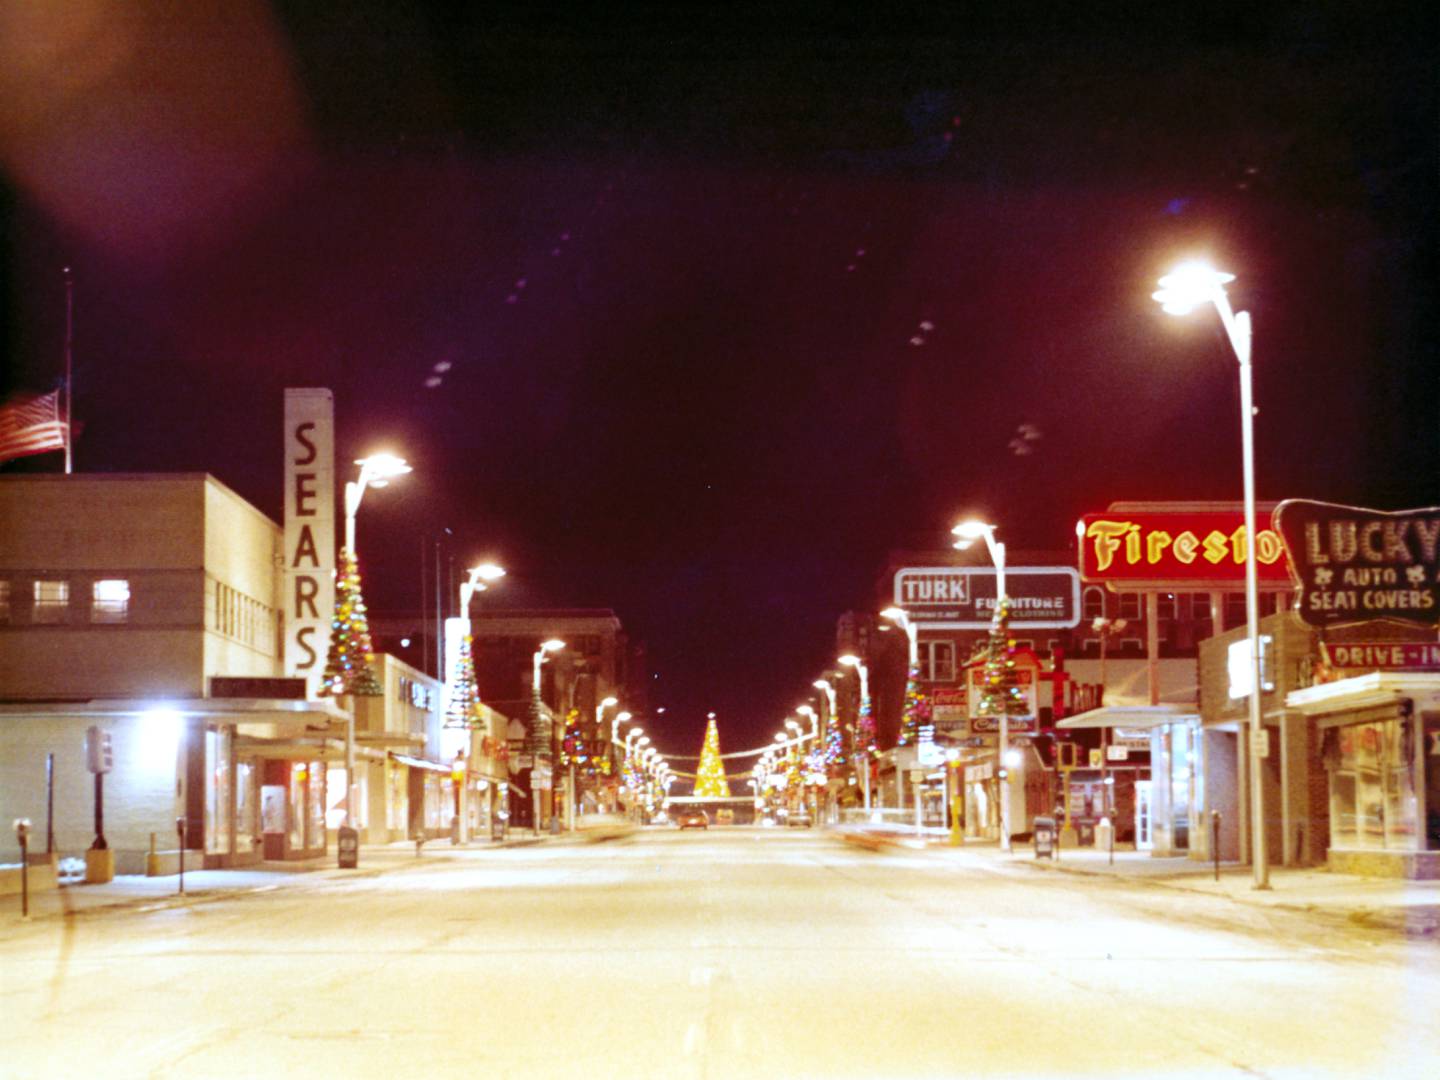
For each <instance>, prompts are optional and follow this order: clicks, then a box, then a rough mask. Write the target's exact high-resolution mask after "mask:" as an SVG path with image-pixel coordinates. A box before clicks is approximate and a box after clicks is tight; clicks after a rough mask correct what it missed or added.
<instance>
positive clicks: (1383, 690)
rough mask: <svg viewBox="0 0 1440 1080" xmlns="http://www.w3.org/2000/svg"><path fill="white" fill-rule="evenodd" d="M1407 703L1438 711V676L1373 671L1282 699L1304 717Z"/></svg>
mask: <svg viewBox="0 0 1440 1080" xmlns="http://www.w3.org/2000/svg"><path fill="white" fill-rule="evenodd" d="M1407 699H1408V700H1410V701H1411V702H1413V703H1414V705H1415V707H1416V708H1417V709H1434V708H1437V707H1440V672H1434V671H1372V672H1370V673H1369V674H1368V675H1355V676H1353V677H1351V678H1349V679H1338V680H1336V681H1335V682H1328V683H1318V684H1316V685H1315V686H1307V687H1305V689H1303V690H1292V691H1290V693H1288V694H1286V695H1285V705H1286V707H1287V708H1291V709H1298V710H1299V711H1300V712H1302V713H1304V714H1305V715H1306V716H1324V715H1326V714H1328V713H1341V712H1343V713H1349V712H1356V711H1358V710H1361V709H1370V708H1384V707H1387V706H1398V705H1399V704H1400V703H1401V701H1403V700H1407Z"/></svg>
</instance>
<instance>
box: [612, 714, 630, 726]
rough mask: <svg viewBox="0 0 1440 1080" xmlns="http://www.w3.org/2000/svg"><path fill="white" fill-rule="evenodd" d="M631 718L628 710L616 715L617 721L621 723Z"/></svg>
mask: <svg viewBox="0 0 1440 1080" xmlns="http://www.w3.org/2000/svg"><path fill="white" fill-rule="evenodd" d="M629 719H630V714H629V713H628V712H622V713H619V714H617V715H616V717H615V720H616V722H617V723H621V724H623V723H626V722H627V721H628V720H629Z"/></svg>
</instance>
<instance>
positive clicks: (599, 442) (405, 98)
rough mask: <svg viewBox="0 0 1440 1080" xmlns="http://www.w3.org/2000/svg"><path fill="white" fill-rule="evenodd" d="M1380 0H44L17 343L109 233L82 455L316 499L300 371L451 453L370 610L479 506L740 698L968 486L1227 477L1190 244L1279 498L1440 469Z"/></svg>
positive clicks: (46, 357) (1430, 340)
mask: <svg viewBox="0 0 1440 1080" xmlns="http://www.w3.org/2000/svg"><path fill="white" fill-rule="evenodd" d="M1353 6H1354V5H1348V4H1339V3H1336V4H1329V5H1325V4H1321V5H1315V4H1281V5H1264V6H1263V7H1264V8H1265V10H1263V11H1257V10H1254V6H1253V5H1239V4H1232V5H1226V4H1219V5H1217V4H1210V5H1204V6H1198V5H1197V6H1195V7H1194V8H1186V7H1183V6H1179V7H1176V6H1160V7H1163V10H1152V9H1154V8H1155V7H1156V6H1154V5H1140V6H1137V12H1138V13H1139V14H1138V15H1137V16H1136V19H1135V20H1134V21H1122V20H1120V19H1119V18H1118V17H1115V16H1109V17H1107V19H1106V20H1103V21H1096V20H1094V19H1093V18H1090V17H1083V16H1080V15H1056V14H1054V13H1053V12H1052V11H1051V8H1052V7H1055V5H1049V4H1039V3H1036V4H1031V5H1025V4H1020V5H997V6H996V9H995V10H997V11H1001V10H1004V11H1007V12H1008V13H1009V14H1006V15H995V16H987V15H982V14H974V13H973V9H972V14H970V15H967V16H958V15H955V14H954V13H951V14H948V15H946V16H945V20H944V21H943V23H942V21H941V19H940V13H939V12H937V11H935V10H934V9H933V8H932V9H919V10H922V11H929V15H928V16H927V17H924V18H921V19H913V18H910V17H909V16H907V15H904V14H902V13H899V12H889V13H888V14H887V15H885V16H884V21H883V22H881V21H879V19H878V17H876V18H877V21H875V22H873V23H867V24H863V25H862V24H860V23H859V22H855V23H851V24H849V25H837V24H834V23H830V24H821V23H818V22H814V21H812V22H809V23H801V22H800V21H798V20H789V21H787V20H786V19H784V18H783V17H781V16H778V15H775V14H774V9H772V8H771V7H770V6H768V5H767V6H755V7H754V8H749V7H744V8H740V9H738V10H739V11H740V12H741V14H739V15H736V14H734V12H733V11H732V12H731V13H729V14H726V15H723V16H722V15H711V16H708V17H702V18H701V19H700V21H698V22H695V21H684V22H681V21H679V20H675V21H673V22H671V23H669V24H666V23H665V22H664V21H663V20H664V19H665V18H666V17H665V16H664V15H660V14H652V15H647V16H643V17H642V16H635V15H626V16H622V17H616V16H610V17H609V20H608V21H601V20H599V19H596V20H594V21H591V22H589V23H581V24H576V23H574V22H573V21H567V20H564V19H560V18H558V17H556V18H552V17H549V16H546V15H542V14H533V13H526V12H525V11H521V10H518V9H517V10H514V11H506V10H505V9H504V8H503V7H494V6H485V7H484V13H482V14H475V13H474V12H472V11H471V10H470V9H471V8H474V7H476V5H455V6H454V8H453V9H452V8H449V7H442V6H429V7H426V8H424V9H423V11H422V13H413V12H412V13H408V14H407V13H401V12H399V11H395V10H391V9H392V7H395V5H390V4H380V3H375V4H368V5H367V4H358V5H357V4H348V3H347V4H343V5H342V4H336V5H315V4H298V3H297V4H293V5H291V4H283V5H280V6H279V7H278V8H267V7H266V6H265V5H263V4H259V3H252V4H237V5H235V11H234V12H232V13H231V16H230V17H229V18H227V19H226V20H224V21H222V20H219V19H217V18H215V17H211V16H206V15H199V14H180V15H176V14H172V15H169V16H166V17H165V20H164V21H159V20H157V19H156V18H155V17H146V16H138V15H134V14H131V15H128V16H125V17H124V20H122V21H123V25H120V26H108V25H105V24H104V20H105V19H112V20H113V19H116V18H120V17H119V16H116V15H114V14H110V15H101V16H97V19H99V20H100V21H99V23H98V24H97V25H98V28H97V25H91V26H86V25H77V24H72V23H67V22H65V21H63V20H58V19H57V20H56V21H55V22H53V23H47V22H46V21H45V16H43V15H37V16H33V19H34V25H32V26H29V27H27V28H25V33H24V34H23V35H20V37H19V40H23V41H27V42H30V43H32V44H33V43H35V42H46V41H50V40H53V41H55V42H57V43H58V44H57V45H56V49H57V50H58V54H59V55H61V56H62V57H64V56H69V57H71V58H72V60H71V61H70V62H67V64H66V65H65V66H64V70H65V71H66V73H67V75H66V77H65V78H61V77H59V76H58V75H54V73H53V71H52V67H53V65H50V64H49V63H48V62H46V61H45V60H44V59H43V57H44V56H45V55H48V54H45V53H44V50H40V49H36V50H31V52H29V53H27V52H25V50H23V49H21V50H19V51H17V47H16V46H15V45H14V44H13V40H15V38H14V36H13V35H12V44H11V45H8V46H7V47H6V49H7V50H8V52H7V53H6V55H4V56H3V57H0V59H3V60H4V61H6V62H5V63H0V69H3V70H9V71H10V72H11V74H10V75H8V76H4V75H0V83H6V81H7V80H8V85H0V90H8V91H11V100H15V101H18V102H19V103H20V107H19V108H17V109H15V110H13V112H14V114H15V115H14V116H12V118H11V119H10V120H9V121H6V122H5V126H3V127H0V148H3V150H4V155H5V157H4V162H3V164H4V168H5V176H6V185H7V186H6V187H5V188H4V189H3V193H0V194H3V200H4V201H3V204H0V227H3V230H4V232H3V237H4V240H5V259H4V264H3V271H4V275H5V279H4V285H5V309H4V312H5V317H6V333H5V337H4V340H3V347H4V350H5V351H4V354H3V355H4V359H5V366H4V372H5V379H6V383H7V386H10V387H25V388H30V389H43V388H47V387H48V386H50V385H52V384H53V382H54V380H55V379H56V377H57V374H58V368H59V357H60V346H59V340H60V327H61V324H62V317H63V290H62V287H61V278H60V269H59V268H60V266H62V265H63V264H64V263H65V262H67V261H68V262H71V263H73V265H74V266H75V267H76V274H77V280H78V284H77V290H76V299H77V348H76V393H77V398H76V414H77V417H78V418H79V419H81V420H83V421H84V423H85V425H86V427H85V432H84V436H83V438H82V440H81V441H80V443H79V444H78V447H77V457H78V463H79V466H80V468H82V469H86V470H99V471H120V470H126V471H129V470H201V469H203V470H208V471H210V472H213V473H214V474H216V475H217V476H218V477H220V478H221V479H222V480H224V481H225V482H226V483H228V484H230V485H231V486H233V487H234V488H236V489H237V490H238V491H239V492H240V493H241V494H243V495H245V496H246V497H248V498H250V499H251V500H253V501H254V502H256V503H257V504H258V505H259V506H260V507H261V508H262V509H264V510H266V511H267V512H268V513H270V514H272V515H275V516H277V517H278V515H279V510H280V472H281V468H280V441H279V426H280V402H281V390H282V388H283V387H285V386H287V385H323V386H329V387H332V388H333V389H334V390H335V393H336V397H337V406H338V414H339V415H338V419H339V438H340V443H341V445H340V452H341V455H342V459H349V458H353V457H355V456H358V454H360V453H362V452H365V451H367V450H370V449H373V448H376V447H379V446H381V445H386V446H389V447H391V448H393V449H395V450H396V451H397V452H400V453H402V454H404V455H405V456H406V457H408V458H409V459H410V461H411V462H412V463H413V464H414V466H415V469H416V471H415V473H414V475H413V476H412V477H410V478H407V480H406V481H405V482H404V483H402V484H397V485H395V486H394V487H393V488H392V489H390V490H389V491H386V492H384V493H379V494H375V495H372V496H370V497H368V498H367V502H366V506H365V509H364V511H363V514H362V521H361V525H360V537H361V544H360V546H361V552H362V557H363V559H364V561H365V569H366V575H367V589H368V591H369V596H370V601H371V606H372V609H374V610H377V611H382V612H383V611H395V610H402V609H414V608H417V607H418V606H419V603H420V581H419V573H420V571H419V552H420V551H421V550H422V548H423V547H424V546H425V544H426V542H427V537H431V536H433V535H434V534H435V533H437V532H439V531H440V530H441V529H442V528H445V527H448V528H450V529H451V530H452V531H453V533H454V536H455V540H453V541H451V542H452V543H453V544H454V553H455V556H456V558H457V560H458V561H460V562H464V561H466V560H468V559H469V558H470V557H471V556H472V555H475V554H481V553H484V554H492V555H494V556H495V557H496V558H498V559H500V560H501V561H503V562H504V563H505V564H506V565H507V566H509V567H510V568H511V570H512V577H511V578H510V579H509V580H508V581H507V583H506V585H505V602H507V603H510V604H515V605H532V604H533V605H555V606H592V605H593V606H605V607H612V608H614V609H615V610H616V611H617V612H618V614H619V615H620V616H621V618H622V620H623V621H624V623H625V625H626V627H627V628H628V629H629V630H630V631H631V632H632V633H633V634H634V635H635V636H636V637H637V638H639V639H641V640H644V641H645V642H646V643H647V644H648V646H649V652H650V657H651V661H652V663H653V666H654V668H655V670H656V672H657V673H658V674H659V676H660V679H659V680H658V682H657V684H656V685H657V687H658V693H657V698H656V701H657V703H663V704H666V705H668V706H669V707H670V708H671V710H672V712H671V715H672V716H675V717H676V718H677V719H676V728H675V737H674V742H675V744H676V745H674V746H667V747H666V748H667V749H672V750H675V751H677V752H694V751H693V746H698V743H699V738H700V733H701V731H702V729H703V716H704V713H705V712H706V711H707V710H709V709H715V710H717V711H718V712H719V713H720V714H721V716H722V718H723V719H724V720H725V721H726V722H727V723H728V726H727V727H725V728H723V729H722V730H724V731H725V741H726V744H727V746H731V747H733V746H738V745H740V743H742V742H744V741H746V740H747V739H749V738H752V737H755V736H760V737H762V738H763V736H764V733H765V732H767V731H769V730H772V729H773V726H774V724H775V722H776V720H777V719H778V718H779V717H780V716H781V715H782V714H783V713H784V712H785V711H786V710H787V709H789V708H791V707H793V705H794V704H795V703H796V701H797V700H799V697H800V695H802V694H803V693H804V692H805V691H806V690H807V689H808V686H809V683H810V681H811V680H812V679H813V678H814V677H815V675H816V674H817V673H818V671H819V669H820V667H821V666H822V665H823V664H824V663H826V662H827V661H828V660H829V658H830V655H831V651H832V644H833V630H834V622H835V619H836V617H837V616H838V615H839V614H840V613H841V612H842V611H844V610H845V609H846V608H848V607H856V606H858V607H868V606H870V604H871V603H872V602H873V596H872V595H871V592H870V590H871V586H872V583H873V579H874V575H875V574H876V572H877V571H878V569H879V566H880V563H881V560H882V559H883V556H884V553H885V552H886V550H888V549H890V548H892V547H907V546H908V547H918V546H926V545H934V546H936V547H939V546H940V545H941V544H942V542H943V540H944V537H945V535H946V531H947V529H948V526H949V525H950V524H951V522H952V521H953V520H954V519H955V518H956V517H957V516H958V515H959V514H960V513H962V512H967V511H975V512H981V513H984V514H985V515H987V516H989V517H990V519H991V520H994V521H996V522H997V523H998V524H999V525H1000V527H1001V528H1002V530H1003V531H1004V534H1005V536H1006V537H1007V538H1008V539H1010V541H1011V542H1012V544H1013V545H1014V546H1016V547H1035V548H1057V547H1063V546H1065V545H1066V544H1067V543H1069V542H1070V539H1071V535H1072V533H1071V525H1072V523H1073V521H1074V519H1075V518H1076V517H1077V516H1078V515H1079V514H1081V513H1083V512H1085V511H1088V510H1093V509H1097V508H1099V507H1102V506H1103V505H1104V504H1106V503H1108V502H1109V501H1111V500H1113V499H1120V498H1176V499H1189V498H1238V496H1239V490H1240V465H1239V434H1238V416H1237V412H1238V406H1237V400H1236V379H1235V364H1234V360H1233V356H1232V354H1231V353H1230V352H1229V348H1228V346H1227V345H1226V343H1225V341H1224V338H1223V335H1222V334H1221V332H1220V329H1219V325H1218V321H1217V320H1216V319H1215V318H1214V316H1213V314H1211V315H1209V316H1208V317H1204V316H1194V317H1192V318H1190V319H1187V320H1174V319H1169V318H1167V317H1165V316H1162V315H1161V314H1160V312H1159V311H1158V308H1157V307H1156V306H1155V305H1154V304H1153V303H1152V302H1151V300H1150V298H1149V294H1150V292H1151V291H1152V289H1153V288H1154V278H1155V277H1156V276H1157V275H1158V274H1159V273H1161V272H1163V271H1164V270H1165V269H1166V268H1167V265H1168V264H1169V263H1170V262H1171V261H1172V260H1173V259H1174V258H1175V257H1177V256H1179V255H1183V254H1188V253H1192V252H1196V251H1203V252H1208V253H1209V254H1210V255H1212V256H1213V257H1214V259H1215V260H1216V261H1217V262H1218V263H1219V264H1221V265H1223V266H1225V267H1226V268H1227V269H1230V270H1231V271H1233V272H1234V273H1236V274H1237V275H1238V280H1237V281H1236V283H1235V285H1234V286H1233V294H1232V295H1233V299H1234V302H1235V304H1236V306H1237V308H1243V309H1248V310H1249V311H1250V312H1251V313H1252V315H1253V317H1254V320H1255V328H1256V346H1255V365H1256V398H1257V402H1258V405H1259V407H1260V414H1259V417H1258V418H1257V429H1256V430H1257V443H1258V484H1259V493H1260V495H1261V497H1262V498H1280V497H1285V496H1308V497H1315V498H1324V499H1331V500H1336V501H1353V502H1357V503H1362V504H1367V505H1372V506H1376V507H1379V508H1382V509H1398V508H1403V507H1407V506H1415V505H1422V504H1429V503H1436V502H1440V493H1437V491H1436V487H1437V477H1440V471H1437V465H1440V449H1437V446H1440V443H1437V430H1440V424H1437V420H1440V409H1437V393H1436V377H1435V345H1436V329H1437V327H1436V303H1437V301H1436V297H1437V288H1436V286H1437V281H1436V254H1437V250H1436V240H1437V236H1436V207H1437V205H1440V200H1437V194H1440V193H1437V191H1436V187H1437V184H1436V178H1437V168H1436V166H1437V160H1436V157H1437V155H1436V147H1435V138H1434V134H1435V131H1436V130H1437V128H1436V121H1437V110H1436V82H1435V78H1434V72H1435V70H1436V60H1437V57H1436V55H1435V48H1434V40H1435V39H1434V35H1433V33H1431V32H1430V29H1429V26H1428V22H1427V18H1426V16H1425V15H1424V9H1423V7H1422V6H1421V5H1414V6H1406V5H1393V6H1388V7H1387V6H1385V5H1380V6H1379V7H1367V8H1366V10H1365V12H1364V13H1363V14H1361V13H1359V12H1355V13H1352V12H1351V11H1350V8H1351V7H1353ZM982 7H983V6H982ZM327 8H329V9H330V10H328V11H327V10H326V9H327ZM98 10H101V11H103V10H104V7H103V6H101V7H100V8H99V9H98ZM664 10H666V9H664V8H660V7H657V8H656V9H655V11H656V12H662V11H664ZM1016 11H1019V12H1021V14H1020V15H1016V14H1015V12H1016ZM1025 12H1029V13H1030V14H1029V15H1028V16H1027V15H1026V14H1024V13H1025ZM927 20H928V21H927ZM99 41H105V42H112V43H113V42H117V41H118V42H120V43H121V44H120V45H115V46H114V47H113V48H110V49H108V51H107V50H100V49H98V47H97V46H96V44H95V43H96V42H99ZM127 47H129V48H128V51H127ZM35 56H41V57H42V59H40V60H36V59H35ZM75 58H78V60H77V59H75ZM25 63H31V64H32V65H38V66H32V67H30V68H26V67H25V66H24V64H25ZM77 63H78V65H79V66H78V68H77V67H76V64H77ZM87 65H88V66H87ZM21 80H23V82H22V81H21ZM21 91H23V93H21ZM427 380H428V381H430V382H435V381H437V380H438V384H437V385H427ZM1021 424H1028V425H1033V426H1034V429H1035V430H1036V431H1038V432H1039V434H1040V438H1038V439H1036V440H1032V441H1031V442H1029V443H1028V444H1027V448H1028V449H1029V450H1030V451H1031V452H1029V453H1025V454H1016V453H1015V452H1014V450H1013V449H1012V448H1011V445H1010V444H1011V442H1012V440H1013V439H1014V438H1015V436H1016V432H1017V429H1018V428H1019V426H1020V425H1021ZM7 467H8V468H12V469H37V468H38V469H47V470H48V469H53V468H55V467H56V461H54V460H50V459H47V458H37V459H33V460H31V461H28V462H21V463H16V464H13V465H11V466H7ZM496 598H497V599H496V602H497V603H498V602H500V599H499V593H497V594H496Z"/></svg>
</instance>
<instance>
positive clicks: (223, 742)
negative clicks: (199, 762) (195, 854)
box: [205, 728, 231, 854]
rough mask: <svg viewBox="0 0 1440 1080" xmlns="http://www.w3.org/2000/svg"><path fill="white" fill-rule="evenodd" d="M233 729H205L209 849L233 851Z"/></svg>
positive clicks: (206, 835) (206, 838)
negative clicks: (231, 750) (231, 785)
mask: <svg viewBox="0 0 1440 1080" xmlns="http://www.w3.org/2000/svg"><path fill="white" fill-rule="evenodd" d="M230 807H231V798H230V729H229V728H218V729H217V728H207V729H206V731H205V850H206V851H207V852H209V853H211V854H226V853H228V852H229V851H230Z"/></svg>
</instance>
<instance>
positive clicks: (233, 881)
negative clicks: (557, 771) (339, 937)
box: [0, 830, 571, 927]
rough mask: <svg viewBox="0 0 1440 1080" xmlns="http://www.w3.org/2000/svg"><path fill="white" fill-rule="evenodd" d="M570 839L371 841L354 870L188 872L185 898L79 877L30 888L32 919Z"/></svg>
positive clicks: (150, 883)
mask: <svg viewBox="0 0 1440 1080" xmlns="http://www.w3.org/2000/svg"><path fill="white" fill-rule="evenodd" d="M518 832H519V831H518V830H517V833H518ZM567 839H571V838H570V837H567V836H564V835H561V836H558V837H553V838H552V837H551V836H549V835H543V834H542V835H535V834H532V833H530V832H528V831H526V832H524V833H521V834H518V835H512V836H511V837H510V838H509V839H507V840H503V841H500V842H498V843H497V842H490V841H485V842H483V843H482V842H478V841H477V842H475V843H473V844H469V845H466V846H458V847H457V846H455V845H452V844H451V843H450V842H449V841H447V840H429V841H426V843H425V845H424V847H423V848H422V849H421V852H420V854H419V856H418V857H417V855H416V853H415V844H414V842H413V841H398V842H396V843H393V844H367V845H362V846H361V848H360V856H359V858H358V859H357V860H356V861H357V864H358V865H357V866H356V867H355V869H353V870H342V869H340V867H339V866H338V862H337V857H336V855H335V854H334V853H333V852H331V853H330V854H328V855H325V856H322V857H320V858H315V859H303V860H296V861H294V862H262V863H260V864H258V865H257V866H252V867H245V868H243V869H235V870H187V871H186V872H185V894H184V895H183V896H182V895H180V877H179V875H178V874H170V875H167V876H164V877H145V876H144V875H142V874H122V875H118V876H117V877H116V878H115V879H114V880H113V881H108V882H106V883H105V884H103V885H86V884H84V883H83V882H79V881H77V882H75V883H73V884H62V885H60V886H59V887H58V888H54V889H43V890H38V891H37V890H32V891H31V892H30V918H31V919H32V920H39V919H49V918H55V917H57V916H72V915H81V914H85V913H86V912H91V911H99V910H104V909H115V908H135V909H140V910H144V909H147V908H151V907H155V908H159V907H176V906H180V905H183V904H195V903H202V902H205V901H208V900H219V899H224V898H226V897H230V896H239V895H242V894H246V893H257V892H270V891H272V890H275V889H281V888H285V887H286V886H289V885H293V884H296V883H298V882H300V881H302V880H303V881H316V880H326V879H331V878H340V879H344V880H350V881H353V880H355V879H356V878H366V877H375V876H377V875H380V874H386V873H394V872H398V871H402V870H413V869H418V868H422V867H425V866H433V865H435V863H437V862H448V861H451V860H454V859H456V858H460V857H463V856H467V855H469V856H475V855H483V854H484V853H485V852H487V851H499V850H503V849H506V848H515V847H528V846H531V845H534V844H551V843H555V842H556V841H560V842H564V841H565V840H567ZM63 880H66V879H62V881H63ZM20 907H21V901H20V895H19V894H18V893H17V894H15V895H13V896H6V897H3V898H0V927H4V926H9V925H18V924H19V923H20V922H21V917H20Z"/></svg>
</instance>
